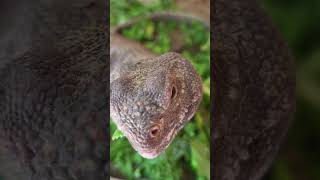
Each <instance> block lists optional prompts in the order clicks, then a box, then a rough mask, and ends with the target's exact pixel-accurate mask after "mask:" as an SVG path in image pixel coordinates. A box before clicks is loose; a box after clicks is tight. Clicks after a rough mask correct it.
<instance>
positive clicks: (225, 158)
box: [211, 0, 295, 180]
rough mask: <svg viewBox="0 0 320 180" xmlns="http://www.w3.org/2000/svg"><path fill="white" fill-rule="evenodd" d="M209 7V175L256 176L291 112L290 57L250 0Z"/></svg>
mask: <svg viewBox="0 0 320 180" xmlns="http://www.w3.org/2000/svg"><path fill="white" fill-rule="evenodd" d="M211 12H213V13H212V19H213V23H212V24H213V51H212V55H213V57H212V59H213V61H212V71H211V72H212V73H213V75H212V77H213V92H214V93H213V98H212V99H213V123H212V124H213V126H212V127H213V129H212V134H211V136H212V143H213V144H212V148H213V154H212V157H213V164H212V166H211V169H212V172H213V174H212V175H213V179H219V180H257V179H260V178H262V176H263V175H264V173H265V172H266V171H267V170H268V168H269V167H270V165H271V163H272V161H273V159H274V157H275V155H276V153H277V151H278V149H279V146H280V144H281V143H282V141H283V139H284V137H285V135H286V133H287V130H288V126H289V120H290V119H292V117H293V114H294V110H295V72H294V64H293V58H292V57H291V55H290V53H289V50H288V48H287V45H286V44H285V43H284V42H283V40H282V39H281V37H280V36H279V33H278V32H277V31H276V29H275V28H274V27H273V25H272V23H270V20H269V18H268V17H267V16H266V15H265V14H264V13H263V11H262V9H261V8H260V7H259V5H258V4H257V3H256V2H255V1H254V0H215V1H214V4H213V9H212V10H211Z"/></svg>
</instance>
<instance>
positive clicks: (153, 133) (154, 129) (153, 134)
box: [150, 125, 160, 137]
mask: <svg viewBox="0 0 320 180" xmlns="http://www.w3.org/2000/svg"><path fill="white" fill-rule="evenodd" d="M159 132H160V127H159V126H158V125H155V126H153V127H152V128H151V129H150V136H151V137H156V136H157V135H158V134H159Z"/></svg>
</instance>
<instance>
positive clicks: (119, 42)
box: [110, 34, 156, 82]
mask: <svg viewBox="0 0 320 180" xmlns="http://www.w3.org/2000/svg"><path fill="white" fill-rule="evenodd" d="M155 56H156V55H155V54H153V53H152V52H150V51H148V50H147V49H146V48H145V47H143V46H142V45H141V44H140V43H138V42H135V41H131V40H128V39H126V38H124V37H122V36H121V35H119V34H113V35H111V37H110V82H112V81H114V80H115V79H117V78H119V77H120V76H121V74H122V73H125V72H126V70H127V69H128V68H129V67H130V66H131V65H133V64H135V63H137V62H139V61H143V60H144V59H146V58H152V57H155Z"/></svg>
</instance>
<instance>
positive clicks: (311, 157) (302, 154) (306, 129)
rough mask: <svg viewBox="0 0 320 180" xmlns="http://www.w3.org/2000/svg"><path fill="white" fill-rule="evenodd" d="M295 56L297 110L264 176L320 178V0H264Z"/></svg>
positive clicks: (273, 178) (297, 179)
mask: <svg viewBox="0 0 320 180" xmlns="http://www.w3.org/2000/svg"><path fill="white" fill-rule="evenodd" d="M262 4H263V6H264V7H265V9H266V11H267V13H268V14H269V15H270V16H271V18H272V20H273V22H274V23H275V25H276V26H277V27H278V28H279V30H280V32H281V33H282V35H283V37H284V39H285V40H286V41H287V42H288V44H289V46H290V48H291V49H292V53H293V55H294V56H295V58H296V70H297V111H296V118H295V120H294V121H293V122H292V125H291V128H290V130H289V135H288V139H287V141H286V142H285V143H284V144H283V146H282V149H281V151H280V153H279V155H278V157H277V159H276V161H275V163H274V165H273V167H272V169H271V171H270V173H269V174H268V175H267V176H266V178H265V179H264V180H319V179H320V36H319V33H320V1H319V0H307V1H304V0H263V1H262Z"/></svg>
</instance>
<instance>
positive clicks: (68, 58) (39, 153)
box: [0, 0, 109, 180]
mask: <svg viewBox="0 0 320 180" xmlns="http://www.w3.org/2000/svg"><path fill="white" fill-rule="evenodd" d="M0 7H1V8H0V9H1V11H0V13H1V16H0V18H1V20H3V21H1V23H2V25H1V30H0V46H1V48H0V176H3V178H4V180H22V179H25V180H58V179H60V180H64V179H68V180H72V179H79V180H81V179H83V180H87V179H97V180H98V179H106V178H107V177H108V171H109V169H108V161H107V152H108V151H107V150H108V139H107V137H108V134H109V133H108V123H106V122H107V118H106V116H107V114H109V113H108V108H107V107H108V98H109V97H108V95H109V93H107V91H108V85H109V83H108V76H109V66H108V65H109V63H108V61H107V57H108V54H109V51H108V49H107V42H108V38H109V36H107V32H108V30H107V29H108V28H107V27H108V21H107V14H106V13H107V10H106V9H107V8H108V7H107V2H106V1H104V0H71V1H62V0H38V1H32V2H30V1H27V0H17V1H9V0H5V1H1V5H0Z"/></svg>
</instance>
